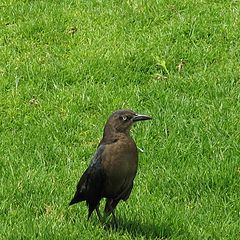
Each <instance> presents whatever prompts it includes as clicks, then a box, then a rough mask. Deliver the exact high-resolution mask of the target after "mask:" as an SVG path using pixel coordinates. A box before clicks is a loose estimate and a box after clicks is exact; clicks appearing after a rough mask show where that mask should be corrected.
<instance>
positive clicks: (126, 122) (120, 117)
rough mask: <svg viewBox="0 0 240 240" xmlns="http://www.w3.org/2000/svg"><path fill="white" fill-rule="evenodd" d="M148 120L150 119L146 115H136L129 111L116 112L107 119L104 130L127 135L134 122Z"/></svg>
mask: <svg viewBox="0 0 240 240" xmlns="http://www.w3.org/2000/svg"><path fill="white" fill-rule="evenodd" d="M150 119H152V118H151V117H149V116H147V115H142V114H137V113H135V112H133V111H131V110H118V111H116V112H114V113H113V114H112V115H111V116H110V117H109V119H108V121H107V123H106V126H105V130H107V129H108V130H110V131H114V132H122V133H128V132H129V131H130V129H131V126H132V125H133V124H134V123H135V122H138V121H145V120H150Z"/></svg>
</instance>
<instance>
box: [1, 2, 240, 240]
mask: <svg viewBox="0 0 240 240" xmlns="http://www.w3.org/2000/svg"><path fill="white" fill-rule="evenodd" d="M239 15H240V11H239V2H238V1H228V0H226V1H204V0H202V1H198V2H197V3H196V1H193V0H189V1H187V0H182V1H174V0H173V1H170V2H169V1H166V0H162V1H140V0H139V1H138V0H132V1H100V0H99V1H96V0H94V1H84V0H63V1H56V0H52V1H27V0H25V1H23V0H21V1H16V0H5V1H3V3H1V6H0V19H1V20H0V43H1V48H0V55H1V57H0V81H1V82H0V112H1V118H0V121H1V124H0V138H1V141H0V156H1V157H0V158H1V226H0V227H1V229H2V230H1V233H0V234H1V235H0V238H1V239H79V238H80V239H228V240H229V239H240V230H239V229H240V228H239V226H240V220H239V219H240V202H239V197H240V157H239V156H240V152H239V144H240V138H239V134H240V127H239V126H240V124H239V115H240V84H239V79H240V42H239V39H240V30H239V26H240V16H239ZM121 108H130V109H133V110H135V111H137V112H139V113H143V114H149V115H152V116H153V117H154V121H152V122H151V123H150V122H145V123H140V124H138V126H137V127H135V128H134V129H133V136H134V138H135V140H136V142H137V145H138V146H139V147H140V148H143V149H144V153H140V163H139V171H138V174H137V177H136V180H135V186H134V190H133V192H132V195H131V197H130V199H129V201H128V202H127V203H121V204H119V207H118V209H117V212H116V214H117V217H118V219H119V223H120V227H119V229H118V230H105V229H103V228H102V227H101V226H100V225H99V223H98V221H97V218H96V215H93V216H92V218H91V220H90V221H89V222H87V221H86V215H87V209H86V207H85V205H84V204H79V205H76V206H73V207H71V208H68V207H67V204H68V202H69V201H70V199H71V197H72V196H73V193H74V191H75V185H76V183H77V181H78V179H79V177H80V175H81V174H82V173H83V171H84V170H85V168H86V167H87V166H88V163H89V161H90V159H91V156H92V155H93V153H94V151H95V149H96V146H97V144H98V142H99V140H100V138H101V135H102V129H103V125H104V123H105V121H106V119H107V117H108V116H109V115H110V113H111V112H112V111H114V110H116V109H121Z"/></svg>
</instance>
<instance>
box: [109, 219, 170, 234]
mask: <svg viewBox="0 0 240 240" xmlns="http://www.w3.org/2000/svg"><path fill="white" fill-rule="evenodd" d="M106 230H110V231H115V232H119V233H123V234H124V233H127V234H129V235H131V236H132V237H133V238H135V237H144V239H164V238H170V237H171V235H172V232H173V230H172V227H171V226H170V225H165V224H159V225H156V224H153V223H139V222H138V221H137V220H136V221H131V220H127V219H122V218H118V226H117V227H113V226H112V225H111V226H108V227H107V228H106Z"/></svg>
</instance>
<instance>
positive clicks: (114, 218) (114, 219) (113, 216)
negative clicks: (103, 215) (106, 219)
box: [111, 209, 117, 227]
mask: <svg viewBox="0 0 240 240" xmlns="http://www.w3.org/2000/svg"><path fill="white" fill-rule="evenodd" d="M111 213H112V218H113V224H114V226H116V227H117V220H116V217H115V213H114V210H113V209H112V211H111Z"/></svg>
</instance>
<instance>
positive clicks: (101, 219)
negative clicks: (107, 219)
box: [96, 205, 103, 224]
mask: <svg viewBox="0 0 240 240" xmlns="http://www.w3.org/2000/svg"><path fill="white" fill-rule="evenodd" d="M96 212H97V216H98V219H99V221H100V223H101V224H103V218H102V215H101V213H100V211H99V205H98V206H97V207H96Z"/></svg>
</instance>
